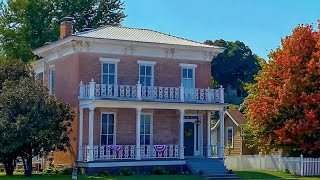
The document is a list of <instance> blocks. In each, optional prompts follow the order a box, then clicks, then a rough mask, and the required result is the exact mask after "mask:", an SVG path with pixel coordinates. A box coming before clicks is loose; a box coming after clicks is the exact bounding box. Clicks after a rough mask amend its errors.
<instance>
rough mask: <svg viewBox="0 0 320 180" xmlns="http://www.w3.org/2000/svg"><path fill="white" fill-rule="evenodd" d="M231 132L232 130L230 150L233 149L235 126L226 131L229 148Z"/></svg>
mask: <svg viewBox="0 0 320 180" xmlns="http://www.w3.org/2000/svg"><path fill="white" fill-rule="evenodd" d="M229 130H231V132H232V133H231V144H230V148H233V143H234V131H233V126H228V127H227V131H226V134H227V135H226V137H227V147H228V144H229V142H228V141H229V137H228V135H229Z"/></svg>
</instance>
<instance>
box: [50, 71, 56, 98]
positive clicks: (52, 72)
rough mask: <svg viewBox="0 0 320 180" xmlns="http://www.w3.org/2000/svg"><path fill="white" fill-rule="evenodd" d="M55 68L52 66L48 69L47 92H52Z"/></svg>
mask: <svg viewBox="0 0 320 180" xmlns="http://www.w3.org/2000/svg"><path fill="white" fill-rule="evenodd" d="M55 76H56V70H55V69H54V68H50V69H49V93H50V94H53V91H54V84H55V78H56V77H55Z"/></svg>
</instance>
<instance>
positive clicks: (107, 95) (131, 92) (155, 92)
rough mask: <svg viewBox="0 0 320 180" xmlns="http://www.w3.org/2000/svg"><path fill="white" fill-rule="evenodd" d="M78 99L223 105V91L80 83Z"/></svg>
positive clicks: (92, 82) (92, 81)
mask: <svg viewBox="0 0 320 180" xmlns="http://www.w3.org/2000/svg"><path fill="white" fill-rule="evenodd" d="M79 99H118V100H137V101H141V100H149V101H164V102H196V103H224V89H223V88H222V86H220V88H218V89H210V88H207V89H201V88H184V87H183V85H182V84H181V86H180V87H160V86H142V85H141V84H140V83H139V82H138V84H136V85H108V84H96V82H94V80H93V79H92V80H91V82H90V83H89V84H87V85H85V84H83V83H82V81H81V82H80V90H79Z"/></svg>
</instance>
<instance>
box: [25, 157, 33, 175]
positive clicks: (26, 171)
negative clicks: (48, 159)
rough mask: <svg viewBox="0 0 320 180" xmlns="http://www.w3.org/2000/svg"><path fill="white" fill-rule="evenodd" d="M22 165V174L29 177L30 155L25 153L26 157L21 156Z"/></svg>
mask: <svg viewBox="0 0 320 180" xmlns="http://www.w3.org/2000/svg"><path fill="white" fill-rule="evenodd" d="M23 166H24V175H25V176H27V177H30V176H31V175H32V156H31V155H27V157H26V158H23Z"/></svg>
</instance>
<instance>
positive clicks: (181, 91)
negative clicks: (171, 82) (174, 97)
mask: <svg viewBox="0 0 320 180" xmlns="http://www.w3.org/2000/svg"><path fill="white" fill-rule="evenodd" d="M180 101H181V102H184V87H183V84H182V83H181V86H180Z"/></svg>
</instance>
